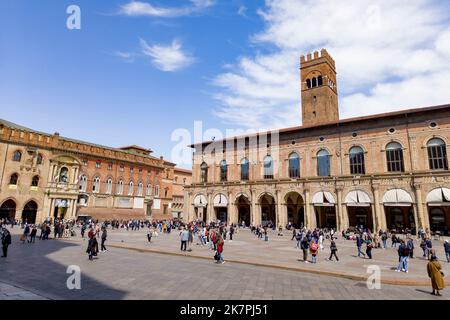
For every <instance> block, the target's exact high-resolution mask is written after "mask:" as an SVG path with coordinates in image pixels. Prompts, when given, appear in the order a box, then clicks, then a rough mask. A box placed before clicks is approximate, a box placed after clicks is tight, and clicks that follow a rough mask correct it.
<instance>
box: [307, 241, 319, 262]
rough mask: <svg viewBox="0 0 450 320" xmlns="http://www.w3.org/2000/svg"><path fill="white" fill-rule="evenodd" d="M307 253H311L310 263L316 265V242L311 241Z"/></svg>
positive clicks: (317, 247)
mask: <svg viewBox="0 0 450 320" xmlns="http://www.w3.org/2000/svg"><path fill="white" fill-rule="evenodd" d="M309 252H310V253H311V257H312V263H317V254H318V252H319V245H318V244H317V242H316V240H313V242H312V243H311V246H310V247H309Z"/></svg>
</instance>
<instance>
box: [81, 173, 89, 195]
mask: <svg viewBox="0 0 450 320" xmlns="http://www.w3.org/2000/svg"><path fill="white" fill-rule="evenodd" d="M86 186H87V177H86V176H85V175H82V176H81V177H80V191H81V192H86Z"/></svg>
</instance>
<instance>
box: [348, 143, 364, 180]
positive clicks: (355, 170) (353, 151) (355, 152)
mask: <svg viewBox="0 0 450 320" xmlns="http://www.w3.org/2000/svg"><path fill="white" fill-rule="evenodd" d="M349 161H350V174H365V173H366V168H365V162H364V149H363V148H361V147H360V146H353V147H351V148H350V150H349Z"/></svg>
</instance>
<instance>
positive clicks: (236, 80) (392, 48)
mask: <svg viewBox="0 0 450 320" xmlns="http://www.w3.org/2000/svg"><path fill="white" fill-rule="evenodd" d="M448 6H449V5H448V4H447V3H444V2H438V1H434V0H408V1H406V0H399V1H389V0H379V1H376V2H374V1H372V0H354V1H353V0H341V1H329V0H305V1H297V0H267V1H266V6H265V7H264V8H263V9H260V10H259V14H260V16H261V18H262V19H263V20H264V22H265V28H264V30H262V31H261V32H259V33H257V34H254V35H252V37H251V41H252V42H253V44H254V45H266V44H268V45H269V47H275V48H276V49H275V50H274V52H272V53H270V54H265V55H261V54H258V55H256V56H254V57H242V58H240V59H239V60H238V61H237V62H236V63H235V65H234V69H231V70H230V69H229V68H228V69H227V70H226V71H224V73H223V74H220V75H218V76H217V77H216V79H215V81H214V84H215V85H216V86H218V88H219V92H218V93H217V94H216V96H215V98H216V99H217V100H218V101H219V103H220V107H218V108H217V110H216V111H215V113H216V115H218V116H219V117H221V118H222V119H223V120H225V121H229V122H232V123H234V124H237V125H241V126H245V127H250V126H264V127H286V126H291V125H298V124H300V79H299V77H300V75H299V57H300V55H301V54H305V53H307V52H310V51H312V50H316V49H320V48H327V49H328V51H329V52H330V54H331V55H332V56H333V57H334V59H335V60H336V64H337V71H338V88H339V92H340V111H341V117H350V116H359V115H363V114H373V113H379V112H386V111H392V110H399V109H405V108H412V107H420V106H429V105H434V104H442V103H449V102H450V90H448V87H449V83H450V64H449V63H448V62H449V61H450V23H449V22H448V21H449V18H450V11H449V10H448V9H449V8H448Z"/></svg>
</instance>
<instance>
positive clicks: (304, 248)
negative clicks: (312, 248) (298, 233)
mask: <svg viewBox="0 0 450 320" xmlns="http://www.w3.org/2000/svg"><path fill="white" fill-rule="evenodd" d="M301 249H302V251H303V262H304V263H309V262H308V250H309V242H308V238H307V237H304V238H303V240H302V243H301Z"/></svg>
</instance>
